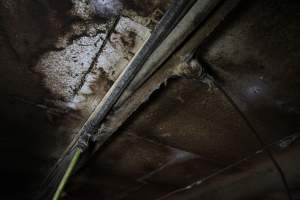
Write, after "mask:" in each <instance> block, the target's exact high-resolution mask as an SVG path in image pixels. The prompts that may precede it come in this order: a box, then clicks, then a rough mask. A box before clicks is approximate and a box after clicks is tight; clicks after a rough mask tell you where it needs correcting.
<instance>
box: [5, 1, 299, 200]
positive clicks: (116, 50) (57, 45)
mask: <svg viewBox="0 0 300 200" xmlns="http://www.w3.org/2000/svg"><path fill="white" fill-rule="evenodd" d="M103 2H104V3H107V2H106V1H103ZM103 2H102V1H97V0H93V1H92V4H89V3H88V1H85V0H81V1H71V0H70V1H69V0H64V1H58V0H53V1H45V0H37V1H30V0H25V1H12V0H3V1H1V2H0V22H1V23H0V55H1V56H0V65H1V67H0V83H1V84H0V92H1V103H0V111H1V124H2V125H3V132H5V133H7V134H5V136H4V137H2V136H1V143H2V141H5V145H4V151H5V152H9V154H8V153H7V154H6V155H3V157H4V158H5V160H6V161H7V162H5V164H2V165H1V173H3V175H2V174H1V177H4V178H3V181H5V180H6V178H5V177H7V176H8V175H11V176H12V181H10V182H7V184H6V188H5V190H6V193H5V194H4V193H1V194H0V197H1V198H3V199H9V198H10V199H20V198H21V199H31V193H32V192H34V191H35V190H36V188H37V187H38V185H39V183H40V182H41V179H42V178H43V177H44V176H45V174H46V172H47V171H48V170H49V168H50V167H51V165H52V164H53V163H54V162H55V161H56V160H57V158H58V157H59V156H60V155H61V153H62V152H63V150H64V149H65V148H66V146H67V145H68V144H69V141H70V139H71V138H72V136H73V134H74V133H76V132H77V130H78V128H79V127H80V126H81V125H82V123H83V121H84V120H85V119H86V117H87V116H88V115H89V113H90V112H91V111H92V110H93V108H94V106H95V105H96V104H97V102H99V100H101V98H102V97H103V95H104V94H105V92H106V91H107V90H108V89H109V87H110V85H111V83H112V82H113V81H114V80H115V79H116V77H117V76H118V74H119V73H120V72H121V71H122V69H123V67H124V66H125V65H126V63H128V61H129V60H130V58H132V56H133V55H134V53H135V52H136V51H137V50H138V48H139V46H140V45H141V44H142V43H143V41H144V39H145V38H146V35H147V34H149V33H150V32H151V29H152V28H153V26H154V25H155V23H157V21H158V20H159V18H160V17H161V16H162V14H163V12H164V11H165V9H166V7H167V6H168V4H169V2H170V1H148V0H145V1H130V2H129V1H125V0H123V1H117V0H113V1H109V2H108V3H109V4H108V6H107V7H105V9H103V8H102V7H101V6H100V7H99V5H102V4H103ZM97 3H98V4H97ZM121 4H122V8H123V9H120V6H121ZM90 6H92V7H90ZM91 8H92V9H91ZM299 8H300V6H299V2H298V1H279V0H278V1H277V0H276V1H271V0H266V1H259V0H256V1H244V2H243V3H242V4H241V5H240V6H239V7H238V9H236V10H235V11H234V13H233V14H232V15H231V16H230V17H229V18H226V20H225V22H223V24H222V26H220V27H219V28H218V29H217V30H216V31H215V32H214V34H213V35H211V36H210V39H209V40H207V41H206V43H205V44H204V45H202V46H201V48H200V50H201V51H200V52H199V58H200V60H204V61H205V62H207V63H208V64H209V65H210V67H211V71H212V72H214V73H212V75H213V76H214V77H215V79H216V80H217V81H218V83H219V84H220V85H221V86H222V87H224V89H225V91H226V92H227V93H228V94H229V96H230V97H231V98H232V99H233V100H234V101H235V102H236V104H237V106H238V107H239V108H240V109H241V111H242V112H243V113H245V115H246V116H247V117H248V119H249V121H250V122H251V123H252V124H253V126H254V127H255V129H256V130H257V132H258V133H259V134H260V136H261V137H262V139H263V140H264V142H265V143H266V144H269V143H272V145H271V146H268V147H267V148H269V149H270V150H271V152H272V154H273V155H274V157H275V159H276V160H277V161H278V163H279V165H280V167H281V168H282V170H283V172H284V175H285V177H286V178H287V181H288V184H289V186H290V189H291V193H292V194H293V196H294V198H295V199H297V198H299V184H300V183H299V181H298V180H299V176H300V174H299V170H298V169H299V167H298V166H299V162H298V160H299V159H298V157H299V156H298V155H299V141H298V138H293V137H292V136H293V135H294V134H297V133H298V132H299V120H300V115H299V108H300V105H299V102H300V101H299V100H300V96H299V92H298V91H299V86H300V82H299V78H298V77H299V75H300V72H299V67H298V65H299V55H300V52H299V46H300V43H299V41H300V40H299V39H298V35H299V27H300V24H299V22H300V20H299V13H300V11H299ZM29 11H30V12H29ZM120 12H121V13H120ZM118 14H121V15H122V16H123V17H122V23H121V24H119V26H118V27H117V31H115V32H113V33H112V37H111V38H110V41H108V43H107V45H105V46H106V48H104V51H103V52H102V53H101V54H99V56H98V57H97V59H95V57H94V56H95V53H96V52H97V51H96V50H99V48H100V46H101V44H102V43H103V40H104V38H105V36H106V34H107V30H108V29H109V27H110V25H111V19H112V18H113V17H114V16H116V15H118ZM81 51H84V52H86V53H89V55H87V54H86V55H85V56H84V58H86V59H87V60H85V61H84V63H83V65H82V68H80V69H79V70H82V73H78V74H76V73H75V72H76V71H77V70H78V69H77V68H76V67H77V65H76V63H79V64H80V63H81V62H82V60H83V59H82V58H81V59H78V57H80V56H81V55H83V54H81ZM95 51H96V52H95ZM57 58H60V59H61V58H62V59H63V61H64V62H62V63H61V62H60V61H61V60H59V59H57ZM58 61H59V63H58ZM91 62H93V63H94V66H93V67H91ZM73 66H74V67H73ZM90 67H91V68H90ZM88 68H89V69H88ZM86 70H88V71H89V70H90V72H91V74H88V75H87V76H86V77H85V73H86ZM63 77H64V78H63ZM82 77H85V78H86V79H85V78H83V79H82ZM67 80H70V81H67ZM82 80H83V81H82ZM82 83H83V84H82ZM78 86H82V87H78ZM289 135H291V138H290V139H289V140H284V141H280V142H279V143H278V140H279V139H282V138H283V137H285V136H289ZM15 138H18V139H17V140H16V139H15ZM274 141H276V144H274V143H273V142H274ZM1 147H2V144H1ZM261 148H262V147H261V144H260V143H259V141H257V138H256V137H255V135H253V133H252V132H251V131H250V130H249V127H247V125H246V124H245V122H244V121H243V119H242V118H241V117H240V116H239V114H238V112H237V111H236V110H235V108H234V107H233V106H232V105H231V103H230V102H229V101H228V99H227V98H226V97H225V96H224V94H223V93H222V91H220V90H219V89H217V88H215V87H208V86H207V85H206V84H203V83H201V82H199V81H196V80H188V79H182V78H177V79H176V78H175V79H172V80H169V81H168V82H166V85H165V86H161V87H160V88H159V89H158V90H157V91H156V92H155V93H154V95H152V96H151V98H150V99H149V100H148V101H147V102H146V103H144V105H143V106H142V108H141V109H139V110H138V112H136V113H134V116H133V117H131V118H130V119H129V120H128V121H127V124H126V125H125V126H123V127H122V128H121V129H120V130H119V131H118V133H117V135H116V137H114V138H112V140H111V141H109V143H107V144H106V145H105V146H104V147H103V148H102V149H101V151H99V152H98V153H97V154H96V155H95V156H94V157H93V158H92V159H91V160H90V162H89V163H88V164H87V165H86V166H85V167H84V168H83V169H81V170H80V171H79V172H78V173H77V174H76V175H75V176H74V177H73V179H72V181H71V182H70V184H69V186H68V188H67V190H66V192H65V194H64V199H75V200H81V199H109V200H111V199H126V200H133V199H149V200H152V199H159V198H162V199H164V198H165V199H199V197H201V199H209V200H211V199H230V200H232V199H247V198H248V199H262V200H266V199H272V200H279V199H280V200H285V199H286V198H287V195H286V191H285V190H284V186H283V184H282V180H281V179H280V175H279V174H278V171H277V169H276V168H275V166H274V163H272V161H271V160H270V159H269V157H268V156H267V155H266V153H265V152H264V151H262V149H261ZM26 155H30V156H26ZM1 157H2V155H1ZM15 157H18V158H20V159H19V160H16V159H14V158H15ZM14 188H22V190H18V192H15V191H14ZM174 191H175V192H174ZM176 191H179V193H177V192H176ZM168 194H171V195H170V196H168ZM13 195H14V197H12V196H13ZM166 195H167V196H166ZM8 197H9V198H8Z"/></svg>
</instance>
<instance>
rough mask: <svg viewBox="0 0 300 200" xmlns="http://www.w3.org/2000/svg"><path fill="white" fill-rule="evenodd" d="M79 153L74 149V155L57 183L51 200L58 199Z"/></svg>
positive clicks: (79, 151)
mask: <svg viewBox="0 0 300 200" xmlns="http://www.w3.org/2000/svg"><path fill="white" fill-rule="evenodd" d="M80 155H81V150H80V149H78V148H77V149H76V151H75V154H74V156H73V158H72V160H71V162H70V164H69V166H68V169H67V171H66V173H65V174H64V177H63V178H62V180H61V182H60V183H59V185H58V188H57V190H56V192H55V194H54V196H53V198H52V200H58V199H59V197H60V195H61V193H62V191H63V189H64V187H65V185H66V183H67V181H68V179H69V178H70V176H71V174H72V172H73V170H74V168H75V166H76V163H77V162H78V160H79V157H80Z"/></svg>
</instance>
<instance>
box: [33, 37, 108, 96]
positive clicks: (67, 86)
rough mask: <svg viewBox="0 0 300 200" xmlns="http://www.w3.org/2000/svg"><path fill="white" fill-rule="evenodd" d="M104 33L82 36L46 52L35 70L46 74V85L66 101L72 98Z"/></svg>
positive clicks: (97, 49)
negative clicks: (58, 49)
mask: <svg viewBox="0 0 300 200" xmlns="http://www.w3.org/2000/svg"><path fill="white" fill-rule="evenodd" d="M103 37H104V34H98V35H97V36H95V37H81V38H80V39H78V40H75V41H74V42H73V44H71V45H69V46H68V47H66V48H65V49H63V50H61V51H52V52H48V53H46V54H45V55H44V56H43V57H42V58H41V59H40V61H39V63H38V64H37V66H36V67H35V70H36V71H38V72H40V73H42V74H44V76H45V79H44V81H45V85H46V87H47V88H48V89H49V90H50V91H51V92H52V93H53V94H56V95H57V96H59V97H61V98H62V99H63V100H64V101H68V100H71V98H72V97H73V95H74V91H75V90H76V89H77V88H78V87H79V86H80V84H81V81H82V79H83V78H84V76H85V74H86V72H87V71H88V70H89V68H90V66H91V63H92V61H93V58H94V56H95V54H96V53H97V52H98V51H99V48H100V46H101V44H102V42H103V40H102V38H103Z"/></svg>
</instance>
